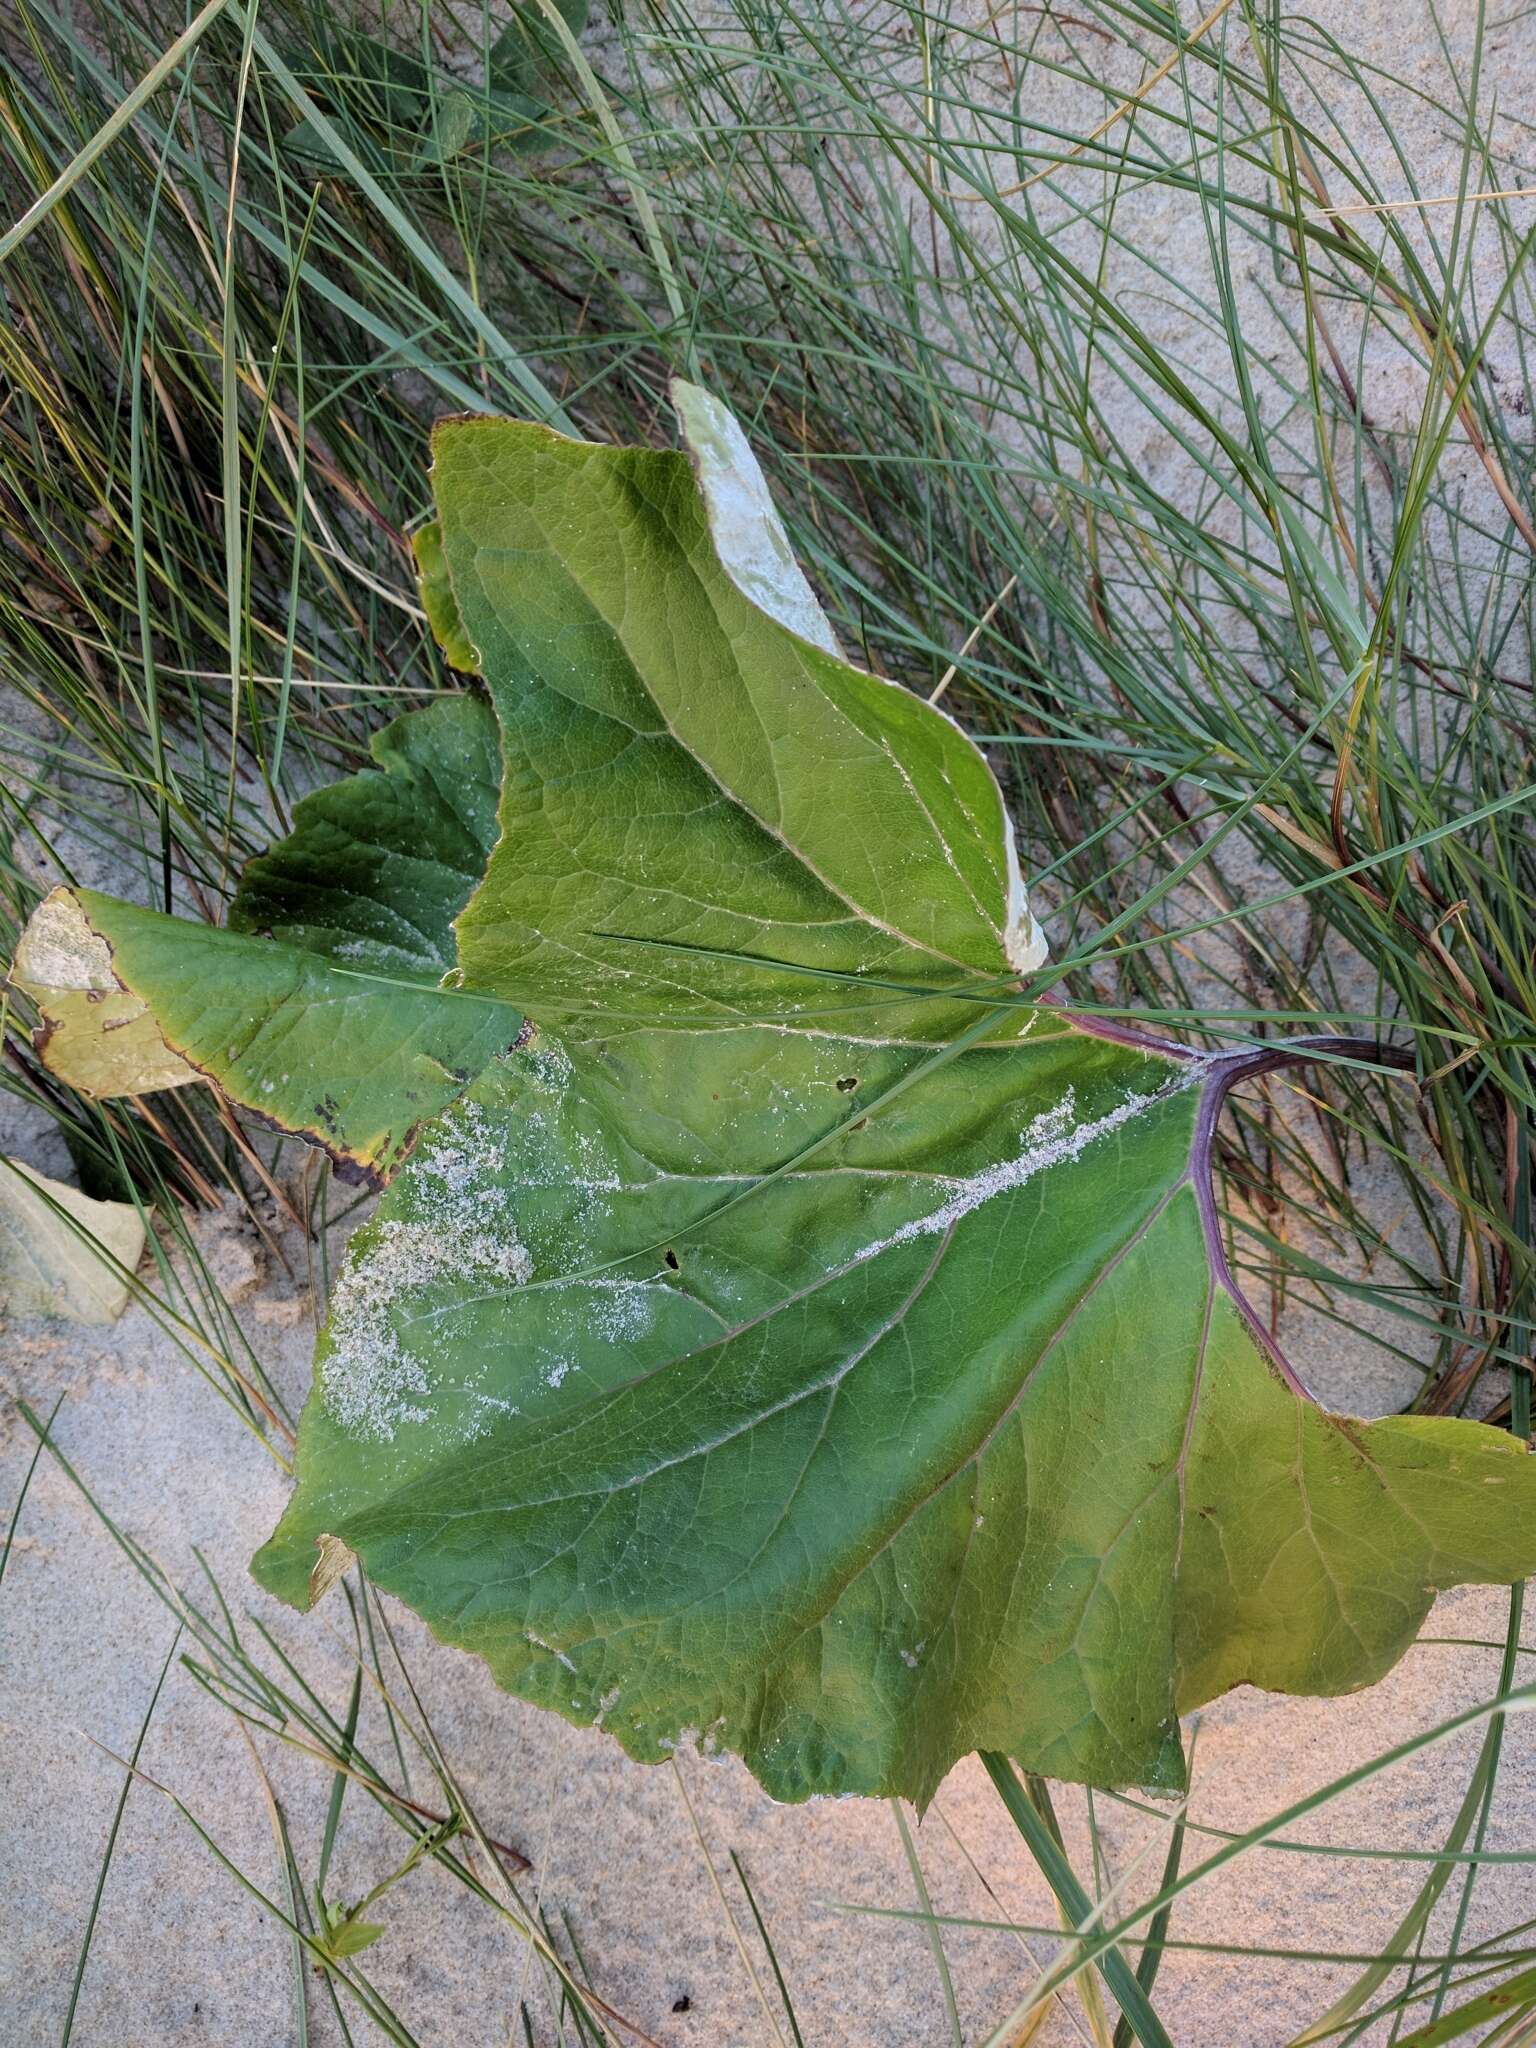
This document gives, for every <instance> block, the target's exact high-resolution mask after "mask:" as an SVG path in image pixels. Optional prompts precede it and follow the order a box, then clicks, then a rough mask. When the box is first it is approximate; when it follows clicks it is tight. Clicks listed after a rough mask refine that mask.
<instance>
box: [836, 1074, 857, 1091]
mask: <svg viewBox="0 0 1536 2048" xmlns="http://www.w3.org/2000/svg"><path fill="white" fill-rule="evenodd" d="M858 1085H859V1077H858V1075H857V1074H845V1075H844V1076H843V1078H842V1080H841V1081H839V1082H838V1084H837V1092H838V1094H839V1095H851V1094H852V1093H853V1091H854V1089H855V1088H857V1087H858Z"/></svg>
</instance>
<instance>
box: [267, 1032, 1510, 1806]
mask: <svg viewBox="0 0 1536 2048" xmlns="http://www.w3.org/2000/svg"><path fill="white" fill-rule="evenodd" d="M1019 1015H1020V1013H1017V1012H1016V1013H1014V1015H1013V1018H1012V1019H1011V1020H1010V1022H1009V1023H1008V1025H1007V1026H1006V1027H1005V1030H1004V1034H1003V1035H1002V1036H1000V1037H999V1038H998V1039H997V1040H996V1041H995V1042H994V1041H992V1040H988V1041H987V1042H985V1043H982V1044H977V1045H973V1046H972V1047H970V1048H969V1049H967V1050H965V1051H963V1052H960V1053H956V1054H951V1055H948V1056H946V1055H944V1054H935V1053H934V1052H933V1051H932V1050H931V1049H928V1048H925V1047H922V1046H914V1045H911V1044H907V1043H901V1042H888V1041H880V1040H875V1039H871V1038H869V1037H863V1038H860V1039H857V1040H848V1039H840V1038H835V1037H821V1036H818V1035H814V1034H810V1033H794V1034H788V1035H786V1034H785V1033H783V1032H781V1031H777V1030H770V1029H764V1028H760V1027H743V1028H741V1029H737V1030H731V1031H720V1032H715V1033H711V1034H707V1035H701V1034H698V1033H694V1034H687V1033H682V1032H677V1033H669V1032H660V1031H657V1032H646V1033H638V1034H626V1035H625V1036H623V1037H621V1038H619V1039H616V1040H613V1041H610V1042H608V1043H606V1044H599V1045H595V1046H593V1047H591V1048H589V1049H587V1050H586V1051H584V1052H580V1053H578V1054H576V1055H575V1056H573V1057H568V1056H567V1055H566V1054H565V1053H563V1052H562V1051H561V1049H560V1048H558V1047H557V1046H555V1045H553V1044H543V1043H541V1042H538V1041H536V1042H535V1044H534V1045H533V1046H532V1047H530V1048H529V1049H527V1050H525V1051H523V1052H520V1053H518V1054H516V1055H514V1056H513V1057H512V1058H511V1059H510V1060H508V1061H507V1062H505V1063H500V1064H498V1065H497V1067H495V1068H494V1069H493V1070H492V1071H491V1072H489V1073H488V1074H487V1075H486V1076H484V1077H483V1078H482V1080H481V1081H480V1083H479V1084H478V1085H477V1087H476V1088H475V1090H474V1091H473V1093H472V1095H471V1096H470V1097H469V1098H468V1100H467V1102H466V1103H465V1104H463V1105H461V1106H460V1108H459V1109H457V1110H456V1111H454V1112H452V1113H451V1114H450V1115H449V1117H447V1118H446V1119H445V1120H444V1121H443V1123H442V1124H441V1125H439V1127H438V1129H437V1130H436V1131H435V1132H434V1133H433V1134H432V1136H431V1138H430V1140H428V1141H426V1142H424V1144H423V1147H422V1150H421V1152H420V1153H419V1155H418V1156H417V1157H416V1158H415V1159H414V1160H413V1161H412V1162H411V1163H410V1164H409V1165H408V1166H407V1167H406V1169H405V1171H404V1172H403V1173H402V1175H401V1177H400V1179H399V1180H398V1181H397V1182H396V1184H395V1186H394V1188H393V1189H391V1191H390V1193H389V1195H388V1196H387V1197H386V1201H385V1204H384V1207H383V1208H382V1209H381V1211H380V1215H379V1219H378V1220H377V1221H376V1222H375V1223H374V1224H373V1225H372V1226H371V1228H370V1229H369V1230H367V1231H365V1232H364V1233H363V1234H362V1236H361V1237H360V1238H359V1240H358V1241H357V1244H356V1247H355V1249H354V1252H353V1255H352V1258H351V1260H350V1261H349V1266H348V1270H347V1273H346V1276H345V1277H344V1279H343V1280H342V1282H341V1284H340V1287H339V1288H338V1291H337V1295H336V1298H335V1303H334V1307H333V1315H332V1320H331V1324H330V1328H329V1332H328V1334H327V1336H326V1338H325V1339H324V1341H323V1342H322V1346H321V1352H320V1358H319V1393H318V1396H317V1398H316V1400H315V1401H314V1402H313V1403H312V1404H311V1407H310V1409H309V1412H308V1414H307V1416H306V1419H305V1424H304V1429H303V1434H302V1437H301V1441H300V1448H299V1472H300V1481H301V1483H300V1487H299V1490H298V1493H297V1495H296V1497H295V1500H294V1503H293V1505H292V1507H291V1508H290V1510H289V1512H288V1514H287V1516H286V1517H285V1519H284V1522H283V1524H282V1527H281V1529H280V1530H279V1532H278V1534H277V1536H276V1537H275V1538H274V1540H273V1542H272V1543H271V1544H270V1545H269V1546H268V1548H267V1549H266V1550H265V1551H264V1552H263V1553H262V1555H261V1557H260V1558H259V1560H258V1564H257V1570H258V1576H260V1577H261V1579H262V1580H263V1582H264V1583H265V1584H266V1585H268V1586H269V1587H270V1588H271V1589H272V1590H273V1591H275V1592H278V1593H280V1594H282V1595H283V1596H284V1597H287V1598H289V1599H293V1600H296V1601H302V1600H303V1599H304V1598H305V1597H306V1584H307V1580H308V1577H309V1574H310V1571H311V1567H312V1566H313V1565H314V1563H315V1561H316V1556H317V1552H316V1548H315V1546H316V1543H317V1540H318V1538H319V1537H320V1536H322V1535H325V1536H329V1537H332V1538H335V1539H338V1540H339V1541H341V1542H343V1543H345V1544H346V1545H347V1546H348V1547H349V1548H350V1549H352V1550H354V1551H356V1552H357V1553H358V1554H359V1555H360V1556H361V1557H362V1559H363V1560H364V1562H365V1563H366V1565H367V1567H368V1570H369V1571H370V1573H371V1574H372V1575H373V1577H374V1578H375V1580H376V1581H377V1582H378V1583H379V1584H381V1585H383V1586H385V1587H387V1588H389V1589H390V1590H392V1591H394V1592H397V1593H399V1594H401V1595H402V1596H403V1597H404V1598H405V1599H407V1600H408V1601H409V1602H410V1603H411V1605H412V1606H414V1607H415V1608H416V1609H417V1610H418V1611H419V1612H420V1613H421V1614H422V1615H423V1616H424V1617H425V1618H426V1620H427V1621H428V1622H429V1623H430V1624H431V1626H432V1627H433V1628H434V1629H435V1630H436V1631H437V1632H438V1633H439V1634H440V1635H442V1636H444V1637H445V1638H447V1639H448V1640H450V1641H452V1642H455V1643H460V1644H462V1645H464V1646H465V1647H467V1648H469V1649H473V1650H475V1651H477V1652H478V1653H479V1654H480V1655H482V1656H483V1657H485V1658H486V1660H487V1661H488V1662H489V1664H490V1665H491V1668H492V1669H493V1671H494V1672H495V1674H496V1676H497V1678H498V1679H499V1680H500V1681H501V1682H502V1683H503V1684H504V1685H506V1686H509V1687H510V1688H511V1689H512V1690H514V1691H516V1692H519V1693H521V1694H523V1695H524V1696H525V1697H527V1698H530V1699H533V1700H536V1701H538V1702H539V1703H541V1704H544V1705H547V1706H552V1707H556V1708H558V1709H559V1710H560V1711H561V1712H563V1713H565V1714H566V1715H568V1716H569V1717H570V1718H572V1719H575V1720H580V1721H597V1720H600V1721H601V1722H602V1725H603V1726H604V1727H605V1728H607V1729H608V1730H609V1731H610V1732H611V1733H612V1734H614V1735H615V1736H616V1737H617V1738H618V1740H619V1741H620V1742H621V1743H622V1744H623V1745H624V1746H625V1748H626V1749H628V1750H629V1751H630V1753H631V1754H633V1755H635V1756H638V1757H641V1758H656V1757H659V1756H661V1755H663V1754H665V1753H666V1751H667V1750H669V1749H670V1748H671V1747H672V1746H673V1744H674V1743H676V1742H677V1741H678V1740H679V1739H680V1738H681V1736H682V1734H683V1732H684V1731H685V1730H688V1729H693V1730H697V1731H701V1732H702V1733H703V1734H704V1735H705V1736H706V1738H707V1739H709V1740H711V1741H713V1742H718V1743H719V1744H720V1745H721V1746H723V1747H726V1748H729V1749H732V1750H736V1751H739V1752H740V1753H741V1754H742V1755H743V1756H744V1757H745V1758H746V1760H747V1762H748V1763H749V1765H750V1766H751V1768H752V1769H753V1770H754V1771H755V1772H756V1773H757V1775H758V1776H759V1777H760V1778H761V1780H762V1782H763V1783H764V1785H765V1786H766V1787H767V1788H768V1790H769V1791H770V1792H772V1793H773V1794H774V1795H775V1796H776V1797H779V1798H783V1799H797V1798H804V1797H806V1796H808V1795H810V1794H813V1793H830V1792H869V1793H875V1792H881V1793H891V1792H899V1793H904V1794H907V1795H909V1796H911V1797H914V1798H917V1799H925V1798H927V1797H928V1796H929V1795H930V1794H931V1792H932V1791H933V1789H934V1787H935V1786H936V1785H937V1783H938V1782H939V1780H940V1779H941V1778H942V1776H943V1774H944V1772H945V1771H946V1770H947V1769H948V1767H949V1765H950V1764H951V1763H952V1762H953V1761H954V1759H955V1758H956V1757H957V1756H959V1755H961V1754H963V1753H964V1752H965V1751H967V1750H970V1749H973V1748H978V1747H979V1748H991V1749H1001V1750H1006V1751H1008V1752H1011V1753H1012V1754H1013V1755H1014V1756H1016V1757H1018V1758H1019V1759H1020V1760H1021V1761H1022V1762H1024V1763H1025V1764H1027V1765H1028V1766H1029V1767H1030V1768H1032V1769H1035V1770H1039V1771H1043V1772H1047V1773H1050V1774H1052V1775H1054V1776H1057V1777H1067V1778H1079V1779H1087V1780H1089V1781H1092V1782H1096V1783H1117V1782H1125V1781H1135V1782H1142V1783H1148V1784H1162V1785H1174V1784H1177V1783H1178V1781H1179V1778H1180V1774H1181V1769H1182V1765H1181V1758H1180V1751H1179V1744H1178V1737H1177V1725H1176V1717H1177V1714H1178V1712H1179V1711H1180V1710H1182V1709H1184V1708H1188V1707H1192V1706H1195V1705H1197V1704H1198V1703H1199V1702H1201V1701H1203V1700H1205V1699H1209V1698H1211V1697H1212V1696H1214V1695H1215V1694H1217V1693H1220V1692H1222V1691H1225V1690H1226V1689H1227V1688H1228V1687H1229V1686H1232V1685H1235V1684H1238V1683H1240V1682H1249V1683H1253V1684H1257V1685H1264V1686H1270V1687H1275V1688H1279V1689H1283V1690H1294V1691H1307V1692H1336V1691H1344V1690H1348V1689H1350V1688H1352V1687H1355V1686H1359V1685H1362V1684H1365V1683H1366V1682H1368V1681H1369V1680H1371V1679H1373V1678H1375V1677H1377V1676H1379V1675H1380V1674H1381V1673H1382V1672H1383V1671H1385V1670H1386V1669H1387V1667H1388V1666H1389V1665H1390V1664H1391V1663H1392V1661H1393V1660H1394V1659H1395V1658H1396V1657H1397V1656H1398V1655H1399V1654H1400V1652H1401V1651H1402V1650H1403V1648H1404V1647H1405V1646H1406V1645H1407V1643H1408V1642H1409V1641H1410V1640H1411V1638H1412V1636H1413V1634H1414V1631H1415V1630H1416V1628H1417V1626H1418V1624H1419V1622H1420V1620H1421V1618H1422V1616H1423V1614H1424V1611H1425V1608H1426V1606H1427V1604H1428V1600H1429V1597H1430V1594H1431V1592H1432V1590H1433V1589H1434V1588H1435V1587H1437V1586H1442V1585H1447V1584H1451V1583H1453V1582H1457V1581H1461V1580H1467V1579H1509V1578H1513V1577H1515V1576H1518V1575H1519V1574H1521V1573H1523V1572H1525V1571H1528V1570H1529V1569H1531V1567H1532V1566H1533V1564H1536V1465H1533V1464H1532V1462H1531V1461H1530V1460H1529V1459H1528V1458H1526V1457H1525V1456H1523V1455H1522V1453H1521V1451H1520V1450H1519V1448H1518V1447H1517V1446H1516V1445H1515V1444H1514V1443H1513V1442H1512V1440H1511V1439H1510V1438H1509V1437H1507V1436H1504V1435H1500V1434H1498V1433H1496V1432H1495V1431H1493V1430H1490V1429H1486V1428H1483V1427H1482V1426H1480V1425H1478V1424H1474V1423H1454V1422H1429V1421H1423V1420H1420V1419H1418V1418H1407V1417H1393V1418H1389V1419H1387V1420H1385V1421H1381V1422H1376V1423H1371V1424H1362V1423H1357V1422H1352V1421H1347V1420H1344V1419H1341V1418H1339V1417H1335V1416H1330V1415H1328V1414H1325V1413H1324V1412H1323V1411H1322V1410H1321V1409H1320V1408H1318V1407H1317V1406H1315V1405H1314V1404H1313V1403H1312V1402H1311V1401H1309V1400H1308V1399H1307V1398H1306V1396H1305V1395H1304V1394H1303V1393H1302V1392H1301V1391H1300V1390H1299V1388H1298V1387H1297V1386H1296V1385H1295V1384H1294V1383H1291V1382H1289V1381H1288V1379H1287V1377H1286V1375H1285V1374H1284V1372H1283V1370H1282V1369H1280V1368H1278V1367H1277V1364H1276V1362H1275V1360H1274V1359H1273V1358H1272V1357H1271V1356H1270V1355H1269V1353H1268V1350H1267V1347H1265V1346H1261V1343H1260V1342H1259V1340H1258V1339H1257V1338H1256V1336H1255V1333H1254V1330H1253V1328H1252V1327H1251V1323H1250V1319H1249V1318H1248V1317H1247V1316H1246V1314H1245V1312H1244V1310H1243V1308H1242V1306H1241V1304H1240V1303H1239V1301H1238V1300H1237V1298H1236V1296H1235V1294H1234V1292H1233V1290H1232V1288H1231V1285H1230V1282H1229V1281H1228V1279H1227V1277H1226V1274H1225V1270H1224V1262H1223V1261H1222V1259H1221V1256H1220V1247H1219V1241H1218V1240H1217V1239H1216V1238H1215V1235H1214V1230H1215V1224H1214V1211H1213V1209H1211V1208H1210V1206H1209V1204H1208V1202H1204V1201H1203V1197H1204V1195H1205V1192H1206V1191H1205V1188H1204V1184H1203V1182H1202V1179H1201V1175H1202V1174H1203V1173H1204V1172H1206V1171H1207V1170H1208V1167H1207V1166H1206V1165H1205V1164H1204V1163H1203V1162H1202V1160H1201V1158H1200V1156H1199V1154H1200V1149H1201V1147H1200V1141H1199V1139H1198V1126H1199V1124H1200V1120H1201V1111H1202V1106H1203V1105H1204V1106H1206V1107H1207V1109H1208V1108H1209V1105H1210V1103H1211V1100H1212V1094H1213V1091H1218V1090H1220V1089H1221V1088H1223V1087H1224V1086H1225V1084H1226V1082H1227V1080H1228V1079H1230V1077H1231V1075H1232V1073H1233V1072H1234V1071H1235V1069H1234V1068H1233V1067H1232V1065H1231V1064H1230V1063H1228V1064H1227V1065H1226V1066H1221V1065H1217V1066H1215V1067H1211V1066H1206V1065H1203V1064H1197V1063H1195V1062H1192V1061H1190V1060H1188V1059H1186V1058H1181V1057H1178V1056H1176V1055H1174V1054H1172V1053H1163V1052H1157V1051H1153V1050H1149V1049H1141V1048H1137V1047H1131V1046H1125V1045H1121V1044H1116V1043H1112V1042H1106V1041H1105V1040H1103V1039H1100V1038H1096V1037H1094V1036H1092V1035H1090V1034H1089V1033H1087V1032H1085V1031H1084V1030H1082V1029H1079V1028H1076V1027H1074V1026H1073V1025H1071V1024H1070V1023H1067V1022H1065V1021H1064V1020H1063V1019H1062V1018H1061V1017H1060V1015H1059V1014H1054V1013H1052V1012H1051V1011H1049V1010H1042V1011H1039V1012H1035V1013H1023V1015H1024V1019H1025V1021H1024V1023H1023V1024H1020V1023H1019V1021H1018V1018H1019ZM898 1087H899V1088H900V1092H899V1093H898V1094H896V1095H895V1096H894V1097H892V1096H891V1093H890V1091H891V1090H892V1089H895V1088H898ZM882 1098H886V1102H885V1106H884V1107H883V1108H881V1107H878V1105H879V1104H880V1102H881V1100H882ZM819 1141H825V1142H820V1149H819V1150H817V1151H815V1152H814V1153H812V1155H811V1156H810V1157H808V1158H806V1159H804V1160H803V1162H802V1163H801V1164H799V1165H796V1166H791V1167H790V1168H789V1170H787V1171H782V1172H780V1171H777V1169H779V1168H780V1167H781V1166H782V1165H783V1164H784V1162H785V1161H786V1160H792V1159H794V1158H795V1157H796V1156H797V1155H798V1154H800V1153H802V1152H803V1151H804V1150H805V1148H806V1147H808V1146H811V1145H815V1144H817V1143H818V1142H819ZM1192 1164H1193V1170H1192ZM1203 1209H1204V1213H1202V1211H1203Z"/></svg>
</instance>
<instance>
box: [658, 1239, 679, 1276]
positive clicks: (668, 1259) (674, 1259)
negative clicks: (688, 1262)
mask: <svg viewBox="0 0 1536 2048" xmlns="http://www.w3.org/2000/svg"><path fill="white" fill-rule="evenodd" d="M661 1256H662V1260H663V1263H664V1264H666V1265H668V1266H670V1267H671V1268H672V1271H673V1272H674V1273H676V1272H679V1271H681V1262H680V1261H679V1259H678V1256H677V1253H676V1252H675V1251H673V1249H672V1247H671V1245H668V1246H667V1248H666V1250H665V1251H664V1252H663V1253H662V1255H661Z"/></svg>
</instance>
